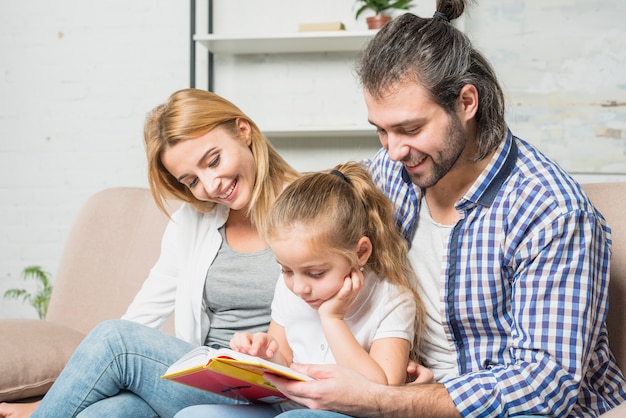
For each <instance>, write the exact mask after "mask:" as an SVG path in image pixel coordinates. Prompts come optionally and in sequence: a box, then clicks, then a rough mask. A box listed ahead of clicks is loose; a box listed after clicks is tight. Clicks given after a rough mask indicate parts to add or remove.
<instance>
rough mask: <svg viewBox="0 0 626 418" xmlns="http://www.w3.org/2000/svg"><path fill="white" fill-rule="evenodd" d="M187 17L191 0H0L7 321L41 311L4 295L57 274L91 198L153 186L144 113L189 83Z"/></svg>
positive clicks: (1, 259)
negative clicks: (40, 270)
mask: <svg viewBox="0 0 626 418" xmlns="http://www.w3.org/2000/svg"><path fill="white" fill-rule="evenodd" d="M188 21H189V2H188V1H167V0H133V1H125V0H110V1H106V2H103V1H93V0H90V1H83V0H55V1H49V0H28V1H24V2H22V1H20V2H17V1H9V0H1V1H0V167H2V168H1V170H2V172H1V173H2V175H1V176H0V194H1V196H2V198H1V199H0V317H21V316H25V317H34V316H35V311H34V310H33V309H32V308H30V307H27V306H24V305H22V304H21V303H20V302H17V301H8V300H5V299H3V298H2V297H1V294H3V293H4V291H5V290H6V289H8V288H12V287H19V288H22V287H26V286H28V287H29V288H31V285H32V283H28V282H23V281H22V280H21V278H20V277H19V275H20V271H21V270H22V268H24V267H25V266H27V265H31V264H39V265H41V266H43V267H44V268H45V269H46V270H48V271H50V272H52V273H54V272H55V271H56V268H57V265H58V259H59V256H60V253H61V248H62V244H63V241H64V239H65V236H66V234H67V232H68V228H69V224H70V222H71V221H72V219H73V216H74V214H75V213H76V210H77V209H78V207H79V206H80V205H81V203H82V202H83V201H84V200H85V199H86V198H87V197H88V196H89V195H91V194H93V193H95V192H96V191H98V190H101V189H103V188H106V187H111V186H147V182H146V173H145V171H146V169H145V162H144V160H145V157H144V151H143V139H142V138H143V137H142V127H143V119H144V116H145V114H146V112H147V111H148V110H149V109H151V108H152V107H153V106H155V105H156V104H158V103H159V102H161V101H163V100H165V98H166V97H167V96H168V95H169V94H170V93H171V92H172V91H174V90H175V89H179V88H184V87H187V86H188V83H189V80H188V78H189V75H188V73H189V72H188V66H189V40H188V31H189V29H188Z"/></svg>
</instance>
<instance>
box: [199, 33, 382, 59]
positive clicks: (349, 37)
mask: <svg viewBox="0 0 626 418" xmlns="http://www.w3.org/2000/svg"><path fill="white" fill-rule="evenodd" d="M376 32H377V31H376V30H367V31H329V32H297V33H286V34H276V35H259V36H250V35H245V36H244V35H241V36H237V35H220V34H202V35H201V34H197V35H194V37H193V39H194V41H197V42H199V43H201V44H202V45H204V47H205V48H207V49H208V50H209V51H211V52H213V53H214V54H231V55H236V54H278V53H307V52H308V53H310V52H356V51H360V50H361V48H363V46H365V44H366V43H367V41H369V40H370V39H371V38H372V37H373V36H374V35H375V34H376Z"/></svg>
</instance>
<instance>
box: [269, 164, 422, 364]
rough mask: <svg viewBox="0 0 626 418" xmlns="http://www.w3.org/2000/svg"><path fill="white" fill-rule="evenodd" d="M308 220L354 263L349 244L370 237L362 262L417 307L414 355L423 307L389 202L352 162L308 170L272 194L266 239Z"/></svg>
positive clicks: (327, 244) (326, 241)
mask: <svg viewBox="0 0 626 418" xmlns="http://www.w3.org/2000/svg"><path fill="white" fill-rule="evenodd" d="M301 223H305V224H308V225H311V227H312V228H315V231H316V240H319V242H320V244H321V245H323V246H324V248H326V249H329V250H331V251H335V252H337V253H339V254H341V255H343V256H345V257H346V258H348V259H349V260H350V261H351V262H352V264H353V265H354V267H358V265H357V262H358V257H357V254H356V253H355V251H354V249H355V248H356V245H357V243H358V241H359V239H361V237H363V236H366V237H368V238H369V239H370V241H371V242H372V254H371V256H370V258H369V260H368V262H367V268H371V269H372V270H374V271H375V272H376V274H377V275H378V276H379V277H381V278H385V279H386V280H388V281H389V282H391V283H393V284H396V285H399V286H401V287H403V288H405V289H407V291H409V292H411V294H412V295H413V297H414V299H415V303H416V306H417V315H416V327H415V331H416V332H415V336H416V339H415V341H414V342H413V343H414V344H413V353H414V354H413V357H414V358H417V355H418V354H419V347H420V344H419V343H420V336H421V334H422V332H423V326H424V306H423V302H422V300H421V298H420V297H419V295H417V293H416V292H415V288H414V283H415V280H417V277H416V275H415V272H414V270H413V268H412V267H411V264H410V262H409V259H408V255H407V253H408V245H407V243H406V241H405V240H404V239H403V238H402V236H401V235H400V233H399V231H398V229H397V226H396V223H395V220H394V216H393V206H392V203H391V201H390V200H389V199H388V198H387V196H385V195H384V194H383V193H382V192H381V191H380V190H379V189H378V188H377V187H376V185H375V184H374V182H373V181H372V179H371V177H370V175H369V173H368V172H367V171H366V170H365V169H364V168H363V167H362V166H361V165H360V164H359V163H356V162H348V163H346V164H341V165H338V166H336V167H335V168H334V169H333V170H330V171H325V172H318V173H310V174H306V175H304V176H302V177H301V178H299V179H297V180H295V181H294V182H293V183H291V184H290V185H289V186H288V187H287V188H286V189H285V190H284V191H283V192H282V193H281V195H280V196H279V197H278V199H276V202H275V203H274V206H273V207H272V210H271V211H270V214H269V217H268V219H267V224H266V226H267V238H268V241H270V242H271V238H272V237H273V236H276V234H278V233H280V232H281V231H282V230H284V229H290V228H292V227H294V226H296V225H298V224H301Z"/></svg>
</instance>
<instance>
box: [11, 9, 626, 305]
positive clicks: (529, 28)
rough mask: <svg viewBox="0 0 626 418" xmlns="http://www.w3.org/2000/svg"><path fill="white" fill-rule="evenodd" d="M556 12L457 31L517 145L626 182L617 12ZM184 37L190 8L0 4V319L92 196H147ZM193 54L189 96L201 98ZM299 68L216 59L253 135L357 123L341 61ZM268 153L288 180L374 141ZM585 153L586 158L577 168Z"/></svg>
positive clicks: (484, 18)
mask: <svg viewBox="0 0 626 418" xmlns="http://www.w3.org/2000/svg"><path fill="white" fill-rule="evenodd" d="M561 3H563V2H561V1H557V0H550V1H546V2H536V1H535V0H520V1H516V2H501V1H500V0H482V1H480V2H479V3H478V8H477V9H476V10H470V13H469V15H468V17H467V19H466V20H465V21H464V22H461V25H464V27H465V29H466V30H467V31H468V33H469V34H470V36H471V37H472V38H473V39H474V41H475V42H476V45H477V46H479V48H481V50H483V52H485V53H486V55H487V56H488V57H489V59H491V60H492V62H493V64H494V66H495V68H496V70H497V72H498V73H499V74H500V77H501V81H502V83H503V85H504V87H505V90H506V91H507V93H508V95H509V97H508V102H509V104H510V106H511V109H512V115H511V116H512V117H511V119H510V121H509V122H510V123H511V124H512V125H511V126H512V128H513V130H514V132H515V133H516V134H518V135H520V136H522V137H524V138H525V139H528V140H531V141H533V142H535V143H538V144H540V145H541V146H542V148H543V149H545V150H546V151H547V152H548V153H549V154H550V155H552V156H553V157H554V158H557V160H559V161H563V163H564V165H565V166H566V167H567V168H568V169H570V170H573V171H576V170H578V171H579V172H581V173H585V172H586V173H589V172H590V171H594V170H595V171H596V172H597V173H600V174H578V175H577V176H578V177H579V178H580V179H581V180H583V181H597V180H604V179H608V180H623V179H624V178H626V175H624V174H622V173H623V171H626V169H622V168H623V167H626V152H625V151H624V150H625V149H626V142H625V141H624V140H625V139H626V134H625V133H624V132H626V125H625V123H626V122H625V117H626V116H624V115H625V113H624V112H625V111H624V109H625V107H624V105H623V104H624V103H625V102H626V87H625V86H626V79H625V77H624V72H623V68H624V65H625V64H626V62H625V61H626V58H625V57H626V52H625V51H626V48H624V45H625V43H626V31H625V30H624V29H623V22H622V20H623V19H622V18H623V16H624V13H625V12H626V3H623V2H613V4H612V5H611V7H610V8H605V9H602V8H598V7H597V4H596V2H594V1H593V0H582V1H579V2H576V4H575V5H574V3H572V4H571V5H570V4H569V3H571V2H565V3H568V6H567V7H560V6H561ZM198 4H199V6H200V7H203V5H204V4H205V2H204V1H203V0H198ZM416 4H417V6H416V8H415V9H413V10H414V11H415V12H417V13H418V14H419V15H421V16H429V15H432V12H433V11H434V4H435V1H434V0H418V1H416ZM243 8H247V9H248V11H247V12H246V13H241V10H242V9H243ZM354 11H355V8H354V1H353V0H316V1H311V0H263V1H260V0H215V12H216V18H215V23H214V24H215V30H216V31H219V32H221V33H237V34H256V33H265V34H267V33H281V32H293V31H295V30H297V24H298V23H310V22H319V21H337V20H339V21H342V22H344V24H345V25H346V28H347V29H348V30H351V29H362V28H364V22H363V20H364V18H365V16H363V17H362V18H361V19H359V21H358V22H355V21H354V19H353V16H354ZM203 16H204V13H201V15H200V19H199V20H200V22H199V24H200V25H201V24H202V18H203ZM283 18H284V19H283ZM188 25H189V1H188V0H109V1H96V0H54V1H51V0H25V1H11V0H0V167H1V168H0V170H1V171H0V173H1V175H0V196H2V197H1V198H0V317H34V316H35V312H34V310H33V309H31V308H30V307H28V306H23V305H22V304H21V303H19V302H13V301H7V300H5V299H3V298H2V294H3V293H4V291H5V290H6V289H8V288H12V287H23V286H28V285H30V283H24V282H23V281H22V280H21V279H20V277H19V273H20V271H21V270H22V268H24V267H25V266H27V265H31V264H39V265H42V266H43V267H44V268H45V269H46V270H48V271H50V272H52V273H53V274H54V273H55V272H56V269H57V266H58V260H59V256H60V254H61V249H62V246H63V242H64V240H65V237H66V235H67V233H68V229H69V225H70V223H71V221H72V219H73V217H74V215H75V213H76V211H77V210H78V208H79V206H80V205H81V204H82V203H83V202H84V201H85V199H86V198H87V197H88V196H90V195H91V194H93V193H95V192H96V191H99V190H101V189H104V188H106V187H113V186H144V187H145V186H147V182H146V173H145V170H146V169H145V162H144V160H145V157H144V152H143V142H142V127H143V121H144V116H145V114H146V112H147V111H148V110H150V109H151V108H153V107H154V106H155V105H157V104H158V103H160V102H162V101H164V100H165V99H166V98H167V96H169V94H170V93H172V92H173V91H174V90H177V89H180V88H185V87H188V85H189V80H188V77H189V68H188V65H189V39H188V36H189V33H188V32H189V28H188ZM572 27H574V28H575V31H574V32H575V35H576V38H575V39H574V40H571V34H572V32H571V28H572ZM537 38H540V39H541V41H540V42H537V41H536V39H537ZM566 41H567V42H566ZM529 45H532V47H531V48H529ZM555 51H558V58H559V59H555ZM581 51H582V52H581ZM199 52H200V53H201V54H202V55H201V56H199V57H198V61H199V74H198V87H206V85H205V84H204V80H205V78H204V73H203V68H202V66H203V64H204V63H203V59H204V51H203V50H202V49H199ZM301 58H302V59H301V61H300V62H295V63H286V62H285V60H286V58H285V57H280V56H253V57H247V58H246V57H239V58H236V59H233V58H224V57H222V58H219V59H217V62H218V64H220V63H221V65H222V66H223V67H222V70H223V71H222V72H221V73H218V74H216V90H217V92H219V93H222V94H224V95H225V96H226V97H228V98H229V99H231V100H233V101H234V102H235V103H237V104H238V105H239V106H241V107H242V109H243V110H244V111H246V112H248V113H249V114H250V116H251V117H253V118H254V119H256V120H257V121H258V122H259V124H260V125H261V127H264V126H266V125H271V126H272V127H274V126H277V125H281V124H283V125H284V121H285V119H286V118H290V119H294V120H297V121H299V122H300V123H301V124H303V125H304V124H313V123H318V122H319V121H320V120H326V121H334V122H337V123H341V122H343V121H344V119H345V120H350V121H351V122H354V123H361V122H364V121H365V119H364V118H366V115H365V108H364V106H363V103H362V101H361V98H360V92H359V89H358V86H357V85H356V80H354V78H353V76H352V74H347V72H349V71H350V69H351V63H350V59H349V58H347V59H346V58H344V59H343V60H342V59H339V58H338V57H337V56H333V57H331V61H332V64H331V65H330V67H331V68H329V66H328V60H329V57H325V56H324V54H312V55H305V56H302V57H301ZM255 60H256V61H255ZM318 61H323V62H324V63H323V65H320V66H317V65H316V63H317V62H318ZM233 62H235V63H236V64H237V65H233ZM241 64H250V66H247V65H241ZM224 66H225V67H224ZM224 68H226V69H227V70H228V71H224ZM246 69H248V71H246ZM217 71H218V72H219V68H218V70H217ZM262 75H266V76H267V75H269V76H270V77H272V76H273V78H274V80H263V79H262V77H261V76H262ZM620 75H621V76H620ZM546 80H548V81H550V80H557V81H559V82H561V84H563V85H557V86H556V87H555V83H554V82H553V83H548V82H547V81H546ZM568 80H569V81H568ZM268 82H269V83H271V82H274V83H275V82H278V83H279V84H278V85H276V88H271V84H268ZM326 83H328V84H326ZM607 83H608V84H607ZM557 84H558V83H557ZM564 90H567V94H563V93H562V92H563V91H564ZM328 91H330V93H329V92H328ZM589 91H591V92H594V94H593V95H590V94H589V93H588V92H589ZM613 102H614V103H615V106H608V107H607V106H606V104H607V103H613ZM579 126H580V127H584V128H585V129H586V131H585V132H582V131H581V129H579ZM609 130H610V132H611V134H612V137H611V138H608V137H607V136H606V135H605V132H609ZM618 134H619V135H618ZM616 135H618V136H619V137H617V138H614V137H615V136H616ZM572 138H573V139H574V140H573V141H572ZM568 141H569V142H568ZM584 141H589V142H584ZM276 144H277V147H278V149H279V151H280V152H281V153H282V154H283V155H285V157H286V158H287V159H288V160H289V161H290V162H291V163H292V164H293V165H294V166H295V167H296V168H298V169H300V170H315V169H321V168H326V167H329V166H331V165H333V164H335V163H337V162H340V161H345V160H348V159H359V158H364V157H367V156H369V155H371V154H372V152H373V151H374V150H375V149H376V148H377V145H378V144H377V142H376V141H375V140H373V141H371V140H370V141H365V142H363V141H359V140H356V139H352V140H348V139H341V140H332V139H317V140H308V141H307V140H303V139H298V140H286V139H281V140H279V141H276ZM596 144H597V145H596ZM613 149H614V150H613ZM593 155H599V157H598V162H597V163H596V162H595V161H591V165H588V166H586V167H585V166H583V165H582V164H590V157H591V156H593ZM607 155H608V157H610V158H608V157H607ZM579 164H581V165H579ZM594 164H595V165H594ZM579 168H580V169H579ZM620 170H621V171H620ZM615 171H617V172H618V173H617V174H616V175H609V173H611V172H615Z"/></svg>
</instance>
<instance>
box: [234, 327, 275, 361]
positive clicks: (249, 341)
mask: <svg viewBox="0 0 626 418" xmlns="http://www.w3.org/2000/svg"><path fill="white" fill-rule="evenodd" d="M230 348H231V349H233V350H235V351H238V352H240V353H244V354H249V355H251V356H257V357H261V358H264V359H267V360H271V359H272V358H273V357H274V356H275V355H276V353H277V352H278V341H276V339H275V338H274V337H272V336H271V335H269V334H267V333H265V332H257V333H254V334H251V333H249V332H236V333H235V334H234V335H233V338H232V339H231V340H230Z"/></svg>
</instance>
